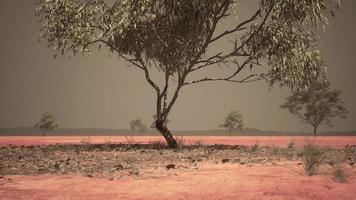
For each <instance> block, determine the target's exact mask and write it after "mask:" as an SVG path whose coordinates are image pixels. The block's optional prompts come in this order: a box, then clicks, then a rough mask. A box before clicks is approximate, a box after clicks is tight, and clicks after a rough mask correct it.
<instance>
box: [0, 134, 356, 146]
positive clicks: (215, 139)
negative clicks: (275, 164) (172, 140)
mask: <svg viewBox="0 0 356 200" xmlns="http://www.w3.org/2000/svg"><path fill="white" fill-rule="evenodd" d="M87 138H89V139H90V142H91V143H105V142H106V141H107V140H110V141H111V142H113V143H135V144H147V143H150V142H157V141H161V142H164V139H163V137H162V136H89V137H85V136H45V137H42V136H0V145H7V144H13V145H34V144H56V143H61V144H68V143H77V144H78V143H80V142H81V141H82V140H86V139H87ZM177 138H178V139H182V138H183V140H184V142H185V143H187V144H196V143H203V144H225V145H248V146H251V145H254V144H256V143H257V144H260V145H277V146H280V147H285V146H287V145H288V143H290V142H291V141H293V142H294V143H295V144H296V145H297V146H299V147H301V146H303V145H305V144H308V143H312V144H316V145H319V146H329V147H343V146H345V145H356V136H319V137H313V136H309V137H307V136H232V137H229V136H178V137H177Z"/></svg>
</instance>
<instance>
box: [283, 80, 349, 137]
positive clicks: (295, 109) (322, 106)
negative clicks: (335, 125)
mask: <svg viewBox="0 0 356 200" xmlns="http://www.w3.org/2000/svg"><path fill="white" fill-rule="evenodd" d="M280 107H281V108H285V109H288V110H289V112H290V113H292V114H293V115H295V116H296V117H298V118H300V119H302V120H303V121H304V122H305V123H307V124H309V125H311V126H313V127H314V134H316V130H317V128H318V126H319V125H321V124H325V125H327V126H332V123H331V120H332V118H335V117H340V118H346V115H347V110H346V107H345V103H344V101H342V99H341V91H340V90H336V89H331V87H330V83H329V82H320V81H313V82H312V84H311V87H309V88H308V89H305V90H296V91H294V92H293V93H292V94H291V95H290V96H289V97H287V98H286V102H285V103H284V104H283V105H281V106H280Z"/></svg>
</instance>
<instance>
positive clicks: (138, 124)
mask: <svg viewBox="0 0 356 200" xmlns="http://www.w3.org/2000/svg"><path fill="white" fill-rule="evenodd" d="M130 127H131V130H133V131H138V132H139V133H144V132H146V131H147V126H146V124H144V123H143V122H142V120H141V119H134V120H132V121H130Z"/></svg>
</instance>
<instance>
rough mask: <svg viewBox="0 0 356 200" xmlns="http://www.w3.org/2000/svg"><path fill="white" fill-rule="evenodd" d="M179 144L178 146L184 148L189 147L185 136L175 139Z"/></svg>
mask: <svg viewBox="0 0 356 200" xmlns="http://www.w3.org/2000/svg"><path fill="white" fill-rule="evenodd" d="M174 139H175V140H176V142H177V144H178V146H180V147H183V146H186V145H187V141H186V140H185V139H184V137H183V136H177V137H175V138H174Z"/></svg>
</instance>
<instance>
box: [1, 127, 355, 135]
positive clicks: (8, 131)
mask: <svg viewBox="0 0 356 200" xmlns="http://www.w3.org/2000/svg"><path fill="white" fill-rule="evenodd" d="M173 133H174V135H175V136H189V135H191V136H227V135H228V134H229V133H228V132H227V131H226V130H199V131H197V130H186V131H179V130H177V131H173ZM40 135H41V131H40V130H38V129H36V128H31V127H24V128H0V136H40ZM232 135H233V136H307V135H312V133H311V132H310V133H304V132H282V131H261V130H257V129H253V128H247V129H244V130H232ZM318 135H319V136H356V131H327V132H321V133H320V134H318ZM47 136H160V133H159V132H158V131H155V130H148V131H147V132H145V133H139V132H133V131H132V130H128V129H101V128H82V129H69V128H62V129H61V128H60V129H58V130H56V131H51V132H48V134H47Z"/></svg>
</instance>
